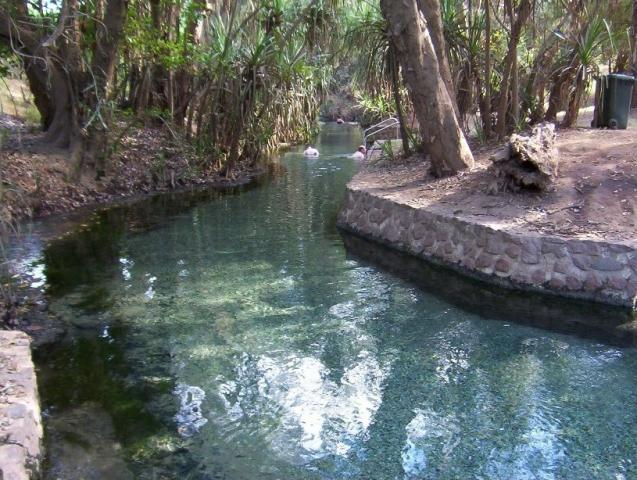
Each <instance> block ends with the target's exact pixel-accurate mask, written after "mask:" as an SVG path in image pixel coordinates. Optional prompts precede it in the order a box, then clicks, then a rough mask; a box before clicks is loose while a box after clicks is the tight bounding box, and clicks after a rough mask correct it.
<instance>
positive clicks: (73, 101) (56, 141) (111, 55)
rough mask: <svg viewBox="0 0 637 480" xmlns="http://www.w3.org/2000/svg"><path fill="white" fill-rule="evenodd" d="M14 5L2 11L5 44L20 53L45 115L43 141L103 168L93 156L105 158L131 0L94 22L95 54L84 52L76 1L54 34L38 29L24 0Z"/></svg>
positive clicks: (110, 6)
mask: <svg viewBox="0 0 637 480" xmlns="http://www.w3.org/2000/svg"><path fill="white" fill-rule="evenodd" d="M12 1H13V4H14V6H15V8H13V9H11V8H10V9H7V11H2V12H0V42H3V43H5V44H6V45H8V46H10V47H13V48H15V50H16V52H17V53H18V55H19V56H20V58H21V60H22V62H23V66H24V70H25V72H26V73H27V78H28V80H29V86H30V88H31V92H32V93H33V95H34V99H35V104H36V106H37V108H38V110H39V111H40V113H41V116H42V124H43V127H44V130H45V135H44V141H45V142H48V143H51V144H53V145H56V146H59V147H69V148H71V150H72V152H71V155H70V158H71V159H72V160H77V161H78V162H80V164H78V165H76V166H77V167H81V166H82V165H83V164H84V163H85V162H84V160H85V159H88V160H89V161H88V162H86V165H88V166H91V167H93V168H94V169H97V168H99V162H94V161H93V159H92V156H93V155H95V154H99V155H100V156H101V155H103V153H104V150H105V138H106V137H105V135H106V131H107V128H108V123H109V120H110V119H109V108H108V102H107V95H108V87H109V84H110V82H111V79H112V77H113V72H114V69H115V60H116V55H117V45H118V42H119V39H120V37H121V35H122V31H123V27H124V20H125V16H126V7H127V5H126V0H108V3H107V4H106V6H105V10H104V14H103V18H98V17H95V41H94V42H93V44H92V45H91V47H92V51H91V52H90V53H89V52H82V48H83V47H84V48H88V46H86V45H83V44H82V43H81V38H80V29H79V25H78V18H79V17H80V16H79V15H78V1H77V0H65V1H64V2H63V4H62V9H61V12H60V17H59V20H58V24H57V26H56V27H55V29H54V30H53V31H48V30H43V29H37V28H35V27H34V25H37V23H36V22H34V21H33V20H32V19H30V18H29V17H28V15H27V10H26V8H21V7H19V0H12ZM100 4H101V3H100ZM92 13H95V12H92ZM16 39H20V40H19V42H16ZM86 57H89V58H92V62H91V66H90V69H89V68H86V66H85V62H84V61H83V58H86ZM87 147H89V148H87ZM78 171H79V169H78Z"/></svg>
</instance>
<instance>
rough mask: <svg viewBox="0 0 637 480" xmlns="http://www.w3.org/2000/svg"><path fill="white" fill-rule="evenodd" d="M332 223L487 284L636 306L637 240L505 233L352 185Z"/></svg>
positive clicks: (630, 306)
mask: <svg viewBox="0 0 637 480" xmlns="http://www.w3.org/2000/svg"><path fill="white" fill-rule="evenodd" d="M338 223H339V226H340V227H341V228H344V229H346V230H348V231H350V232H352V233H355V234H358V235H361V236H363V237H366V238H369V239H372V240H376V241H379V242H381V243H384V244H386V245H388V246H391V247H393V248H397V249H399V250H402V251H405V252H408V253H410V254H412V255H416V256H418V257H421V258H424V259H426V260H429V261H432V262H434V263H437V264H442V265H445V266H448V267H452V268H454V269H456V270H459V271H461V272H463V273H465V274H468V275H471V276H473V277H477V278H481V279H483V280H486V281H490V282H492V283H496V284H499V285H504V286H509V287H514V288H523V289H530V290H537V291H544V292H550V293H554V294H558V295H564V296H568V297H574V298H582V299H588V300H594V301H597V302H602V303H607V304H612V305H619V306H624V307H629V308H632V309H634V308H635V297H637V242H607V241H596V240H581V239H573V238H559V237H555V236H548V235H541V234H537V233H533V232H528V233H520V232H511V231H507V230H506V228H504V227H503V228H499V227H498V225H497V224H486V223H478V222H474V221H470V220H466V219H462V218H459V217H457V216H452V215H446V214H441V213H436V212H432V211H430V210H427V209H425V208H415V207H413V206H411V205H407V204H403V203H400V202H397V201H394V200H392V199H388V198H383V197H382V196H380V195H377V194H372V193H370V192H367V191H365V190H361V189H356V188H352V187H349V188H348V190H347V193H346V199H345V204H344V205H343V208H342V209H341V212H340V214H339V220H338Z"/></svg>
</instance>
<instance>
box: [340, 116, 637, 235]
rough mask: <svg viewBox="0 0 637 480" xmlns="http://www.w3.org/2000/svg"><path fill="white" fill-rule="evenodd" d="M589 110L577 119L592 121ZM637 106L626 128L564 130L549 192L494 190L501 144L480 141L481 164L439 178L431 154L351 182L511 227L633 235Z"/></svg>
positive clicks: (368, 169) (371, 168) (374, 168)
mask: <svg viewBox="0 0 637 480" xmlns="http://www.w3.org/2000/svg"><path fill="white" fill-rule="evenodd" d="M587 116H588V115H586V112H585V114H584V115H583V118H582V119H581V120H580V122H579V125H583V124H584V125H585V124H586V122H587V121H588V119H587ZM636 122H637V109H633V111H632V113H631V122H630V124H629V128H628V129H627V130H596V129H595V130H594V129H591V128H585V127H580V128H576V129H569V130H558V133H557V148H558V151H559V178H558V179H557V181H556V183H555V185H554V188H553V189H552V190H551V191H550V192H547V193H544V194H537V193H507V192H503V193H497V194H493V195H491V194H488V193H487V191H488V187H489V185H490V184H491V183H492V181H493V175H492V174H491V172H490V171H489V168H488V167H489V166H490V164H491V161H490V160H489V157H490V156H491V155H492V154H493V153H494V151H495V150H497V148H498V147H497V146H492V147H477V148H474V155H475V159H476V166H475V168H473V169H472V170H471V171H468V172H462V173H460V174H459V175H457V176H454V177H450V178H442V179H436V178H434V177H432V176H431V175H430V174H429V173H428V172H429V162H428V160H426V159H423V158H422V157H416V156H414V157H411V158H410V159H407V160H405V161H403V162H401V163H392V164H383V165H381V164H377V165H373V164H372V165H366V166H365V167H364V168H363V169H362V171H361V172H360V173H359V174H358V175H357V176H356V177H355V178H354V180H353V185H355V186H357V187H363V188H365V189H367V190H370V191H374V192H377V193H380V194H382V195H383V196H385V197H390V198H394V199H397V200H399V201H401V202H404V203H407V204H410V205H413V206H415V207H426V208H429V209H431V210H434V211H437V212H440V213H445V214H448V215H455V216H457V217H460V218H464V219H467V220H470V221H473V222H480V223H485V224H490V225H492V226H494V227H496V228H506V229H508V230H513V231H516V230H518V231H535V232H539V233H542V234H551V235H557V236H564V237H578V238H587V239H606V240H635V237H636V235H635V234H636V225H637V213H636V211H635V210H636V208H637V125H636Z"/></svg>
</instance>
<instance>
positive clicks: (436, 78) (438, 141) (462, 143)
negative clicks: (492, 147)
mask: <svg viewBox="0 0 637 480" xmlns="http://www.w3.org/2000/svg"><path fill="white" fill-rule="evenodd" d="M380 6H381V10H382V13H383V16H384V17H385V18H386V20H387V23H388V25H389V33H390V35H391V38H392V41H393V43H394V46H395V47H396V51H397V52H398V58H399V59H400V62H401V64H402V67H403V69H402V71H403V75H404V79H405V82H406V84H407V88H408V90H409V95H410V97H411V101H412V104H413V106H414V111H415V113H416V116H417V117H418V123H419V124H420V131H421V135H422V138H423V143H424V146H425V147H426V149H427V153H429V154H430V156H431V166H432V172H433V173H434V174H435V175H438V176H442V175H449V174H454V173H456V172H458V171H459V170H463V169H466V168H470V167H472V166H473V155H472V153H471V150H470V149H469V145H468V144H467V141H466V139H465V137H464V134H463V133H462V130H461V129H460V126H459V124H458V119H457V117H456V114H455V111H454V108H453V102H452V101H451V97H450V96H449V92H448V90H447V87H446V86H445V83H444V81H443V80H442V77H441V74H440V67H439V64H438V58H437V56H436V52H435V50H434V46H433V43H432V41H431V36H430V35H429V31H428V29H427V24H426V22H425V20H424V18H422V16H421V15H420V14H419V12H418V8H417V6H416V1H415V0H400V1H396V0H394V1H392V0H381V2H380Z"/></svg>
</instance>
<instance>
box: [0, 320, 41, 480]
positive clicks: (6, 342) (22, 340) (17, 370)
mask: <svg viewBox="0 0 637 480" xmlns="http://www.w3.org/2000/svg"><path fill="white" fill-rule="evenodd" d="M30 344H31V340H30V338H29V336H28V335H27V334H25V333H24V332H19V331H0V478H1V479H3V480H28V479H29V478H37V477H38V476H39V473H40V444H41V440H42V423H41V418H40V406H39V404H38V387H37V382H36V378H35V369H34V366H33V361H32V360H31V348H30Z"/></svg>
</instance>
